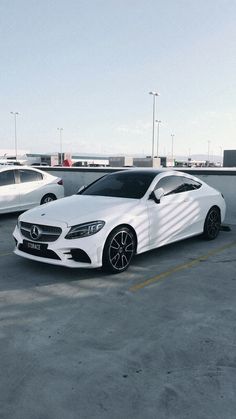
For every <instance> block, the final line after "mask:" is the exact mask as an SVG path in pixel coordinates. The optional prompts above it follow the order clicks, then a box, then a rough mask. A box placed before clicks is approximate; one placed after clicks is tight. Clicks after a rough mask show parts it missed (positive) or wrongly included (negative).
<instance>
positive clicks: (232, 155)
mask: <svg viewBox="0 0 236 419" xmlns="http://www.w3.org/2000/svg"><path fill="white" fill-rule="evenodd" d="M223 166H224V167H236V150H224V160H223Z"/></svg>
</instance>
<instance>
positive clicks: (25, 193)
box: [17, 168, 44, 209]
mask: <svg viewBox="0 0 236 419" xmlns="http://www.w3.org/2000/svg"><path fill="white" fill-rule="evenodd" d="M17 173H18V183H19V192H20V206H21V208H22V209H26V208H31V207H33V206H35V205H39V204H40V200H41V197H42V191H41V188H42V186H43V185H44V182H43V175H42V174H41V173H40V172H37V171H36V170H32V169H25V168H20V169H18V170H17Z"/></svg>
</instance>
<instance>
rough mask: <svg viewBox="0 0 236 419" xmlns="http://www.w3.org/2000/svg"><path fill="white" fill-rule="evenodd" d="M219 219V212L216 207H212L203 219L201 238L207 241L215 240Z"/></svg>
mask: <svg viewBox="0 0 236 419" xmlns="http://www.w3.org/2000/svg"><path fill="white" fill-rule="evenodd" d="M220 225H221V217H220V210H219V209H218V208H217V207H212V208H211V209H210V210H209V212H208V214H207V216H206V219H205V223H204V230H203V236H204V237H205V239H207V240H213V239H215V238H216V237H217V236H218V234H219V231H220Z"/></svg>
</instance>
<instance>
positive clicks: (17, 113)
mask: <svg viewBox="0 0 236 419" xmlns="http://www.w3.org/2000/svg"><path fill="white" fill-rule="evenodd" d="M10 113H11V114H12V115H14V121H15V155H16V160H17V134H16V117H17V116H18V115H19V112H10Z"/></svg>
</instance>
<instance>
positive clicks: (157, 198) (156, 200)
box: [153, 188, 165, 204]
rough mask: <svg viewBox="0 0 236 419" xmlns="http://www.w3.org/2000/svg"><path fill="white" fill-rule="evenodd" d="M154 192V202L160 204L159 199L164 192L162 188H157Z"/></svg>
mask: <svg viewBox="0 0 236 419" xmlns="http://www.w3.org/2000/svg"><path fill="white" fill-rule="evenodd" d="M153 192H154V197H155V202H156V203H157V204H160V202H161V198H162V197H163V196H164V195H165V191H164V189H163V188H158V189H156V190H155V191H153Z"/></svg>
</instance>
